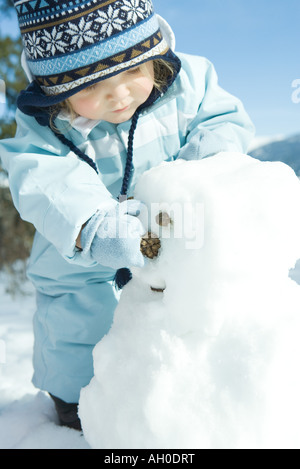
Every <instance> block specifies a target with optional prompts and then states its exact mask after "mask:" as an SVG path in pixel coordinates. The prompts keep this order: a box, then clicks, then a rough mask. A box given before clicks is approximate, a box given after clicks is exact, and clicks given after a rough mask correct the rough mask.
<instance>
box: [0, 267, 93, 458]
mask: <svg viewBox="0 0 300 469" xmlns="http://www.w3.org/2000/svg"><path fill="white" fill-rule="evenodd" d="M7 287H8V279H7V276H5V275H4V274H3V273H2V274H0V299H1V309H0V449H89V445H88V444H87V443H86V441H85V439H84V437H83V436H82V435H81V434H80V433H79V432H77V431H75V430H71V429H67V428H61V427H59V426H58V425H57V416H56V413H55V410H54V405H53V403H52V401H51V399H50V398H49V396H48V395H46V394H45V393H42V392H39V391H37V390H36V389H35V388H34V387H33V385H32V384H31V378H32V373H33V370H32V364H31V357H32V348H33V333H32V317H33V314H34V311H35V296H34V291H33V288H32V287H31V285H30V284H29V283H27V282H26V283H25V284H24V285H23V294H18V293H17V294H16V296H11V294H9V293H7V291H6V290H7Z"/></svg>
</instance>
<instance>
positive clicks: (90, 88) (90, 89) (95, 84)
mask: <svg viewBox="0 0 300 469" xmlns="http://www.w3.org/2000/svg"><path fill="white" fill-rule="evenodd" d="M96 86H97V83H94V84H93V85H90V86H88V87H87V88H85V91H93V90H94V89H95V88H96Z"/></svg>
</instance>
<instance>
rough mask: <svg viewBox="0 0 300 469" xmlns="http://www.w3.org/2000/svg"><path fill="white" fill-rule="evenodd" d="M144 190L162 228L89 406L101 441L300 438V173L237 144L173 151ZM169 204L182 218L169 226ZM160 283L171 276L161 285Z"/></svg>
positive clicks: (192, 443)
mask: <svg viewBox="0 0 300 469" xmlns="http://www.w3.org/2000/svg"><path fill="white" fill-rule="evenodd" d="M135 197H136V198H137V199H140V200H143V201H144V202H145V204H146V205H147V207H148V209H149V211H148V214H146V213H144V214H141V217H142V218H143V219H144V222H146V217H147V216H148V220H147V223H148V225H149V227H150V228H151V231H155V232H156V234H158V235H159V236H160V238H161V244H162V247H161V251H160V255H159V257H158V258H157V259H156V260H154V261H150V262H149V264H148V265H147V267H145V268H144V269H142V270H138V269H136V270H135V271H134V278H133V280H132V281H131V282H130V283H129V284H128V285H127V286H126V287H125V288H124V290H123V293H122V295H121V300H120V303H119V306H118V308H117V310H116V313H115V320H114V324H113V326H112V328H111V330H110V332H109V334H108V335H107V336H106V337H105V338H104V339H103V340H102V341H101V342H100V343H99V344H97V346H96V347H95V349H94V378H93V379H92V380H91V382H90V384H89V385H88V386H87V387H85V388H84V389H83V390H82V392H81V396H80V402H79V404H80V405H79V415H80V418H81V421H82V425H83V430H84V435H85V438H86V440H87V442H88V443H89V444H90V446H91V447H92V448H123V449H125V448H147V449H150V448H168V449H179V448H180V449H184V448H195V449H197V448H206V449H210V448H212V449H216V448H300V434H299V431H298V422H299V418H300V404H299V393H300V376H299V363H298V361H299V356H300V343H299V330H300V317H299V311H300V289H299V285H297V284H296V282H294V281H293V280H292V279H291V278H289V271H290V269H291V268H293V267H294V266H295V263H296V261H297V259H299V258H300V217H299V210H300V182H299V180H298V178H297V177H296V175H295V173H294V172H293V170H292V169H291V168H289V167H288V166H287V165H285V164H283V163H280V162H261V161H258V160H256V159H254V158H252V157H250V156H247V155H242V154H239V153H221V154H218V155H215V156H214V157H211V158H208V159H205V160H201V161H190V162H185V161H176V162H171V163H164V164H162V165H161V166H160V167H157V168H153V169H151V170H149V171H148V172H146V173H145V174H144V175H143V176H142V177H141V179H140V181H139V184H138V185H137V188H136V193H135ZM159 213H168V215H169V217H170V218H171V223H169V224H168V225H166V226H160V225H159V223H158V222H159V220H160V218H159V217H157V215H158V214H159ZM150 287H155V288H156V289H157V288H161V289H164V291H163V292H156V291H153V290H152V289H151V288H150Z"/></svg>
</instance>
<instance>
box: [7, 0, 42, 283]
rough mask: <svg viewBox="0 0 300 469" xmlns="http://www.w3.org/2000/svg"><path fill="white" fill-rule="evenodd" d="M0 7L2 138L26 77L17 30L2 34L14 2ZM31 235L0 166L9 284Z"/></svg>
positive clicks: (10, 129)
mask: <svg viewBox="0 0 300 469" xmlns="http://www.w3.org/2000/svg"><path fill="white" fill-rule="evenodd" d="M0 8H1V16H0V79H1V80H2V81H1V88H0V92H1V91H3V92H4V93H2V94H0V139H3V138H13V137H14V135H15V130H16V123H15V111H16V100H17V96H18V94H19V92H20V91H21V90H22V89H24V88H26V86H27V79H26V77H25V74H24V72H23V70H22V67H21V63H20V57H21V52H22V42H21V37H20V33H19V31H18V30H17V28H16V31H12V35H11V36H10V35H4V34H3V33H2V30H3V27H1V24H2V25H3V24H4V22H5V21H7V20H10V21H11V20H12V18H13V15H14V14H15V11H14V7H13V3H12V2H11V1H10V0H0ZM4 96H5V103H3V97H4ZM0 157H1V155H0ZM33 234H34V228H33V226H32V225H30V224H29V223H26V222H24V221H22V220H21V218H20V217H19V214H18V212H17V211H16V209H15V208H14V205H13V203H12V198H11V194H10V190H9V188H8V187H7V184H5V173H4V172H3V170H1V167H0V270H3V269H5V270H8V271H9V272H10V273H13V274H14V275H13V276H12V277H11V279H12V281H11V285H12V283H15V281H16V275H15V274H16V272H17V271H18V272H20V265H21V266H22V265H23V270H24V263H25V261H26V259H27V257H28V255H29V252H30V249H31V244H32V238H33ZM16 261H22V262H21V263H20V262H19V263H16ZM21 272H22V267H21Z"/></svg>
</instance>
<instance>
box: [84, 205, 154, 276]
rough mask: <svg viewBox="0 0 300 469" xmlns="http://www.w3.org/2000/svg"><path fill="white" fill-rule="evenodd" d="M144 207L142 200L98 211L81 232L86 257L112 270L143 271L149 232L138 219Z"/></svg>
mask: <svg viewBox="0 0 300 469" xmlns="http://www.w3.org/2000/svg"><path fill="white" fill-rule="evenodd" d="M143 207H144V204H143V203H142V202H140V201H138V200H126V201H124V202H122V203H118V202H113V203H112V206H111V208H110V209H108V210H98V211H97V212H96V213H95V215H93V217H92V218H91V219H90V220H89V221H88V222H87V224H86V226H85V227H84V228H83V230H82V232H81V245H82V248H83V253H84V254H85V255H87V253H89V254H90V256H91V258H92V259H93V260H94V261H96V262H97V263H99V264H101V265H103V266H106V267H111V268H112V269H121V268H123V267H133V266H135V267H143V266H144V264H145V259H144V257H143V255H142V253H141V252H140V243H141V237H142V236H143V235H144V234H145V232H146V229H145V228H144V227H143V225H142V223H141V221H140V220H139V219H138V218H137V216H138V215H139V213H140V211H141V209H142V208H143Z"/></svg>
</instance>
